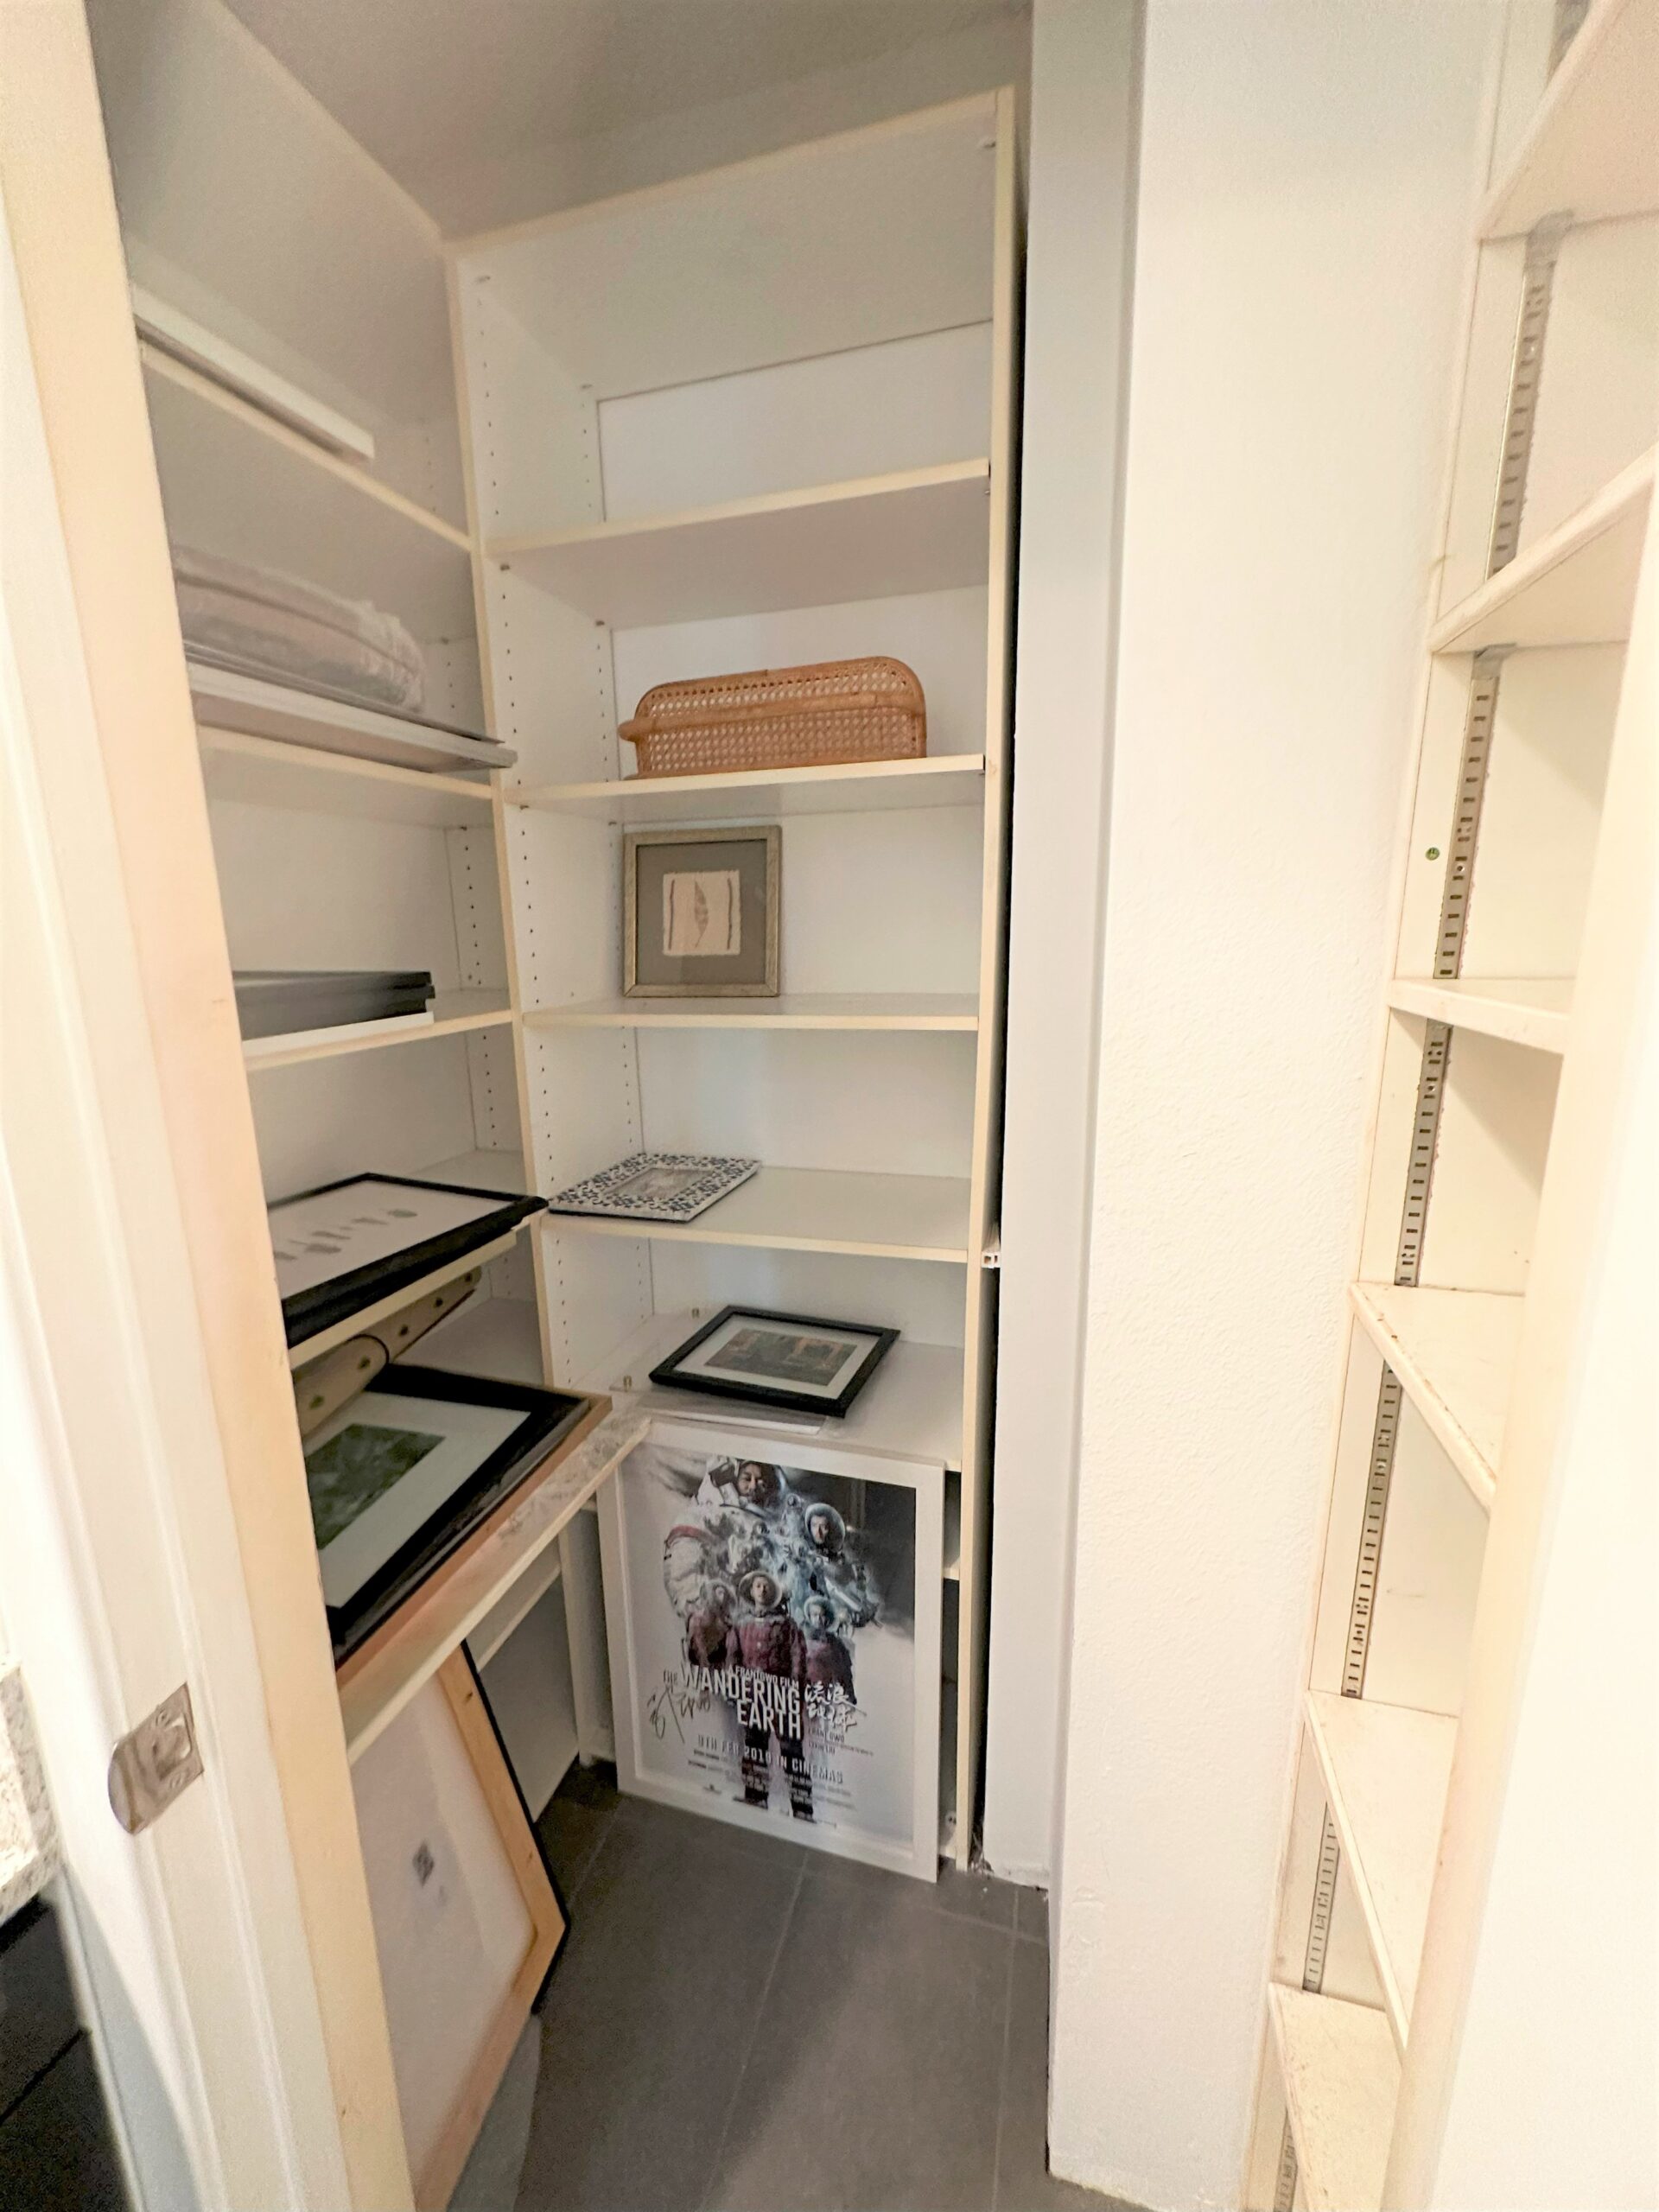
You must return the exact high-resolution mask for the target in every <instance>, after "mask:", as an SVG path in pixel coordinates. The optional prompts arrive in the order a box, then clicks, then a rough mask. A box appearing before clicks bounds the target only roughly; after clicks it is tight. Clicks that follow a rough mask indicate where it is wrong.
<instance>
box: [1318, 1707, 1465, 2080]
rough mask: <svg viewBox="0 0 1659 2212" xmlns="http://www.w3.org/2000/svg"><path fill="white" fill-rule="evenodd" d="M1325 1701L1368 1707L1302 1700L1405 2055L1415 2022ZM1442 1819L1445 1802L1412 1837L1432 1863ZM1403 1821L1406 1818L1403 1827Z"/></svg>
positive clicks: (1445, 1722) (1435, 1716)
mask: <svg viewBox="0 0 1659 2212" xmlns="http://www.w3.org/2000/svg"><path fill="white" fill-rule="evenodd" d="M1326 1701H1328V1702H1329V1703H1332V1704H1334V1705H1338V1706H1341V1707H1354V1708H1355V1709H1356V1710H1357V1711H1362V1712H1363V1711H1366V1710H1367V1709H1368V1708H1367V1707H1366V1703H1365V1700H1363V1698H1338V1697H1334V1696H1329V1695H1328V1694H1325V1693H1321V1692H1319V1691H1318V1690H1312V1689H1310V1690H1308V1691H1306V1693H1305V1694H1304V1696H1303V1701H1302V1713H1303V1719H1304V1721H1305V1723H1306V1732H1307V1736H1308V1739H1309V1740H1310V1742H1311V1743H1312V1744H1313V1755H1314V1758H1315V1760H1316V1761H1317V1763H1318V1765H1319V1779H1320V1782H1321V1784H1322V1786H1323V1788H1324V1791H1325V1802H1326V1804H1327V1805H1328V1806H1329V1808H1330V1810H1331V1818H1332V1821H1333V1822H1334V1823H1335V1826H1336V1830H1337V1836H1338V1842H1339V1843H1340V1845H1341V1847H1342V1855H1343V1859H1344V1861H1345V1863H1346V1867H1347V1873H1348V1879H1349V1884H1350V1886H1351V1889H1352V1891H1353V1893H1354V1897H1355V1901H1356V1903H1357V1904H1358V1906H1359V1910H1360V1917H1361V1919H1362V1920H1363V1923H1364V1925H1365V1941H1366V1944H1367V1947H1368V1948H1369V1949H1370V1954H1371V1961H1372V1963H1373V1965H1374V1966H1375V1967H1376V1976H1377V1980H1378V1982H1379V1984H1380V1985H1381V1987H1382V1991H1383V2009H1384V2011H1385V2012H1386V2013H1387V2015H1388V2021H1389V2028H1390V2030H1391V2031H1392V2033H1393V2036H1394V2042H1395V2049H1396V2050H1398V2051H1400V2052H1401V2053H1402V2055H1403V2053H1404V2051H1405V2048H1406V2037H1407V2033H1408V2030H1409V2028H1410V2024H1411V2006H1410V2004H1409V2002H1408V1999H1407V1996H1406V1992H1405V1988H1404V1986H1403V1985H1402V1980H1401V1967H1402V1961H1400V1960H1399V1959H1397V1958H1396V1957H1395V1953H1394V1951H1393V1949H1392V1948H1391V1946H1390V1943H1389V1931H1388V1929H1386V1928H1385V1927H1384V1926H1383V1915H1382V1912H1381V1910H1380V1909H1379V1906H1378V1902H1377V1897H1376V1891H1375V1890H1374V1887H1373V1885H1372V1880H1371V1877H1370V1873H1369V1872H1367V1868H1366V1863H1365V1861H1366V1853H1364V1852H1363V1851H1362V1849H1361V1847H1360V1842H1359V1837H1358V1834H1357V1830H1356V1827H1355V1824H1354V1816H1353V1810H1352V1808H1351V1804H1350V1802H1349V1796H1348V1792H1347V1787H1346V1783H1345V1782H1344V1776H1343V1771H1342V1762H1341V1759H1340V1758H1339V1757H1338V1753H1337V1751H1336V1748H1335V1746H1334V1745H1332V1742H1331V1739H1330V1738H1329V1736H1328V1735H1327V1733H1326V1731H1325V1716H1324V1713H1323V1711H1322V1709H1321V1707H1322V1703H1323V1702H1326ZM1369 1710H1370V1711H1372V1712H1376V1713H1387V1714H1388V1715H1389V1719H1390V1721H1391V1722H1392V1721H1394V1720H1395V1719H1397V1718H1398V1717H1399V1716H1401V1715H1402V1714H1407V1713H1409V1718H1410V1719H1412V1720H1413V1721H1414V1722H1416V1723H1421V1726H1422V1727H1423V1728H1424V1730H1425V1732H1427V1730H1429V1729H1431V1728H1434V1729H1442V1730H1452V1731H1455V1726H1456V1724H1455V1722H1452V1721H1451V1720H1449V1719H1446V1716H1445V1715H1444V1714H1440V1713H1420V1712H1416V1711H1414V1710H1412V1709H1410V1708H1408V1707H1401V1706H1373V1707H1370V1708H1369ZM1444 1819H1445V1812H1444V1805H1443V1804H1442V1805H1441V1806H1440V1808H1437V1811H1436V1817H1435V1820H1434V1821H1433V1827H1427V1824H1426V1832H1425V1834H1423V1835H1422V1836H1421V1838H1414V1851H1415V1853H1418V1854H1420V1855H1421V1859H1422V1860H1423V1863H1424V1864H1426V1865H1427V1866H1429V1867H1430V1868H1431V1869H1432V1867H1433V1864H1434V1862H1435V1859H1436V1857H1437V1854H1438V1851H1439V1846H1440V1829H1441V1827H1442V1825H1443V1823H1444ZM1404 1825H1405V1824H1404V1823H1402V1830H1403V1827H1404ZM1419 1942H1420V1944H1421V1930H1420V1931H1419ZM1417 1967H1418V1961H1416V1960H1414V1961H1411V1964H1410V1968H1409V1971H1410V1974H1411V1980H1412V1984H1413V1986H1415V1983H1416V1976H1417Z"/></svg>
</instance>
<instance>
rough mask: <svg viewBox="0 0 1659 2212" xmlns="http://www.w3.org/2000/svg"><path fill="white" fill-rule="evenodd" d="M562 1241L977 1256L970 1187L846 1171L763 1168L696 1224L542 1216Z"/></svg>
mask: <svg viewBox="0 0 1659 2212" xmlns="http://www.w3.org/2000/svg"><path fill="white" fill-rule="evenodd" d="M537 1219H538V1220H541V1221H543V1222H544V1223H545V1224H546V1225H547V1227H548V1228H549V1230H552V1231H554V1232H556V1233H557V1234H559V1235H563V1234H564V1233H565V1232H566V1231H567V1230H568V1231H571V1232H573V1233H575V1234H577V1235H588V1236H633V1237H647V1238H649V1239H651V1240H652V1242H653V1243H683V1244H740V1245H748V1246H751V1247H757V1248H760V1249H768V1250H772V1251H779V1252H849V1253H852V1254H855V1255H857V1256H858V1257H860V1258H863V1259H872V1260H931V1261H941V1262H955V1263H956V1264H957V1266H961V1265H962V1264H963V1262H965V1260H966V1259H967V1257H968V1243H967V1240H968V1185H967V1183H966V1182H965V1181H962V1180H959V1179H957V1178H956V1177H955V1176H949V1175H865V1174H853V1173H849V1172H847V1171H846V1170H844V1169H836V1168H821V1167H763V1168H761V1169H760V1173H758V1174H756V1175H753V1176H751V1177H750V1179H749V1180H748V1181H747V1183H744V1184H741V1185H739V1187H738V1188H737V1189H736V1190H735V1191H734V1192H732V1193H731V1194H730V1196H729V1197H728V1198H721V1200H719V1202H718V1203H717V1204H716V1205H712V1206H710V1207H709V1211H708V1212H707V1213H705V1214H702V1215H700V1216H699V1217H698V1218H697V1219H696V1221H688V1222H675V1223H668V1222H639V1221H612V1220H607V1219H604V1218H602V1217H600V1216H598V1215H595V1214H569V1213H550V1214H545V1215H538V1216H537Z"/></svg>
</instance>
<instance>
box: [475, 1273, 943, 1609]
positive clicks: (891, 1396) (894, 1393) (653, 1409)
mask: <svg viewBox="0 0 1659 2212" xmlns="http://www.w3.org/2000/svg"><path fill="white" fill-rule="evenodd" d="M708 1319H709V1315H708V1314H707V1313H704V1314H702V1316H701V1317H700V1318H699V1317H697V1316H695V1315H693V1314H690V1313H656V1314H653V1315H652V1318H651V1319H649V1320H648V1321H645V1322H643V1323H642V1324H641V1325H640V1326H639V1328H638V1329H637V1330H636V1331H635V1332H634V1333H633V1334H632V1336H631V1337H629V1338H627V1339H626V1342H625V1343H623V1344H619V1345H618V1347H617V1349H616V1350H615V1351H613V1352H612V1353H611V1354H610V1356H609V1357H607V1358H606V1359H604V1360H601V1362H600V1363H598V1364H597V1365H596V1366H595V1367H594V1370H593V1371H592V1372H591V1373H590V1374H589V1375H588V1376H586V1377H585V1378H584V1380H583V1383H582V1388H583V1389H587V1390H604V1391H607V1392H609V1394H610V1395H611V1396H612V1397H613V1399H614V1400H615V1401H616V1402H617V1403H618V1404H619V1405H620V1404H622V1403H623V1402H624V1401H625V1399H626V1403H627V1404H629V1405H630V1406H632V1408H634V1410H635V1411H636V1412H639V1413H645V1414H655V1415H657V1416H658V1418H660V1419H662V1420H664V1421H685V1420H690V1421H699V1420H701V1421H707V1422H710V1423H712V1424H714V1425H715V1426H721V1425H724V1426H725V1427H740V1428H743V1429H746V1430H747V1429H749V1428H751V1427H752V1428H753V1429H754V1431H755V1432H756V1433H757V1435H758V1436H765V1437H766V1438H767V1439H769V1440H770V1443H769V1446H768V1448H770V1449H775V1450H776V1451H777V1452H779V1454H780V1455H782V1454H785V1453H786V1452H787V1451H788V1449H789V1446H790V1442H791V1439H792V1440H796V1441H800V1440H805V1441H806V1442H808V1443H817V1444H831V1445H836V1446H847V1447H848V1448H849V1450H854V1451H860V1452H885V1453H887V1454H890V1455H891V1456H892V1457H893V1458H895V1459H931V1460H936V1461H938V1464H939V1465H942V1466H944V1467H959V1466H960V1465H962V1351H961V1348H960V1347H959V1346H957V1345H953V1344H917V1343H912V1341H911V1339H910V1338H907V1337H901V1338H899V1342H898V1343H897V1344H894V1345H893V1349H892V1350H891V1351H889V1352H888V1354H887V1357H886V1358H885V1359H884V1360H883V1361H882V1363H881V1364H880V1367H878V1368H877V1370H875V1373H874V1375H873V1376H871V1377H870V1379H869V1381H868V1383H866V1384H865V1386H864V1388H863V1389H862V1390H861V1391H860V1393H859V1395H858V1396H857V1397H856V1398H855V1400H854V1401H853V1403H852V1406H851V1408H849V1411H848V1413H847V1414H846V1416H845V1418H844V1419H843V1420H841V1421H831V1420H826V1421H824V1422H823V1426H822V1427H821V1428H819V1429H817V1430H816V1431H811V1430H804V1429H802V1428H799V1427H796V1428H792V1429H791V1427H789V1425H788V1423H789V1419H790V1417H789V1416H788V1415H787V1414H785V1415H783V1416H782V1417H781V1419H769V1418H768V1409H767V1408H766V1407H765V1406H760V1405H745V1404H743V1403H742V1402H741V1400H738V1399H735V1398H721V1397H714V1396H707V1395H702V1394H701V1393H699V1392H696V1391H692V1390H676V1389H673V1388H672V1387H670V1388H669V1389H661V1388H659V1387H658V1385H656V1384H655V1383H652V1381H651V1370H652V1368H653V1367H655V1366H656V1365H658V1363H659V1362H660V1361H661V1360H663V1359H664V1358H665V1357H667V1356H668V1354H669V1353H670V1352H671V1351H673V1350H674V1348H675V1346H676V1345H677V1344H683V1343H684V1342H685V1340H686V1338H688V1337H689V1336H690V1335H691V1334H692V1333H693V1332H694V1331H695V1330H696V1329H698V1328H700V1327H701V1326H702V1323H703V1322H705V1321H707V1320H708ZM457 1325H459V1324H457ZM960 1518H961V1516H960V1512H959V1511H958V1514H957V1529H956V1532H955V1535H954V1539H953V1535H952V1530H951V1529H950V1526H949V1525H948V1524H949V1515H948V1513H947V1528H946V1531H945V1548H946V1554H947V1559H949V1558H950V1555H951V1554H952V1550H953V1544H954V1549H956V1550H959V1549H960V1548H961V1535H960ZM946 1572H947V1573H950V1567H949V1566H948V1565H947V1568H946Z"/></svg>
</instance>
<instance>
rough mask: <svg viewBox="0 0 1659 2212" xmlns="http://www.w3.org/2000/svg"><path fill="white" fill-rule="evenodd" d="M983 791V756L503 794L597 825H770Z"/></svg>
mask: <svg viewBox="0 0 1659 2212" xmlns="http://www.w3.org/2000/svg"><path fill="white" fill-rule="evenodd" d="M984 788H985V756H984V754H983V753H930V754H926V755H925V756H924V757H923V758H922V759H920V760H853V761H846V762H840V763H837V764H836V766H831V767H827V768H746V769H739V770H735V771H733V772H730V773H728V774H725V775H715V776H620V777H618V778H616V779H614V780H613V782H610V783H604V784H541V785H534V784H525V785H519V786H518V788H517V789H513V788H512V787H507V788H505V789H504V790H503V791H502V797H503V798H505V800H506V801H507V802H508V804H510V805H514V806H536V807H545V808H548V809H550V810H553V811H555V812H556V813H560V814H585V815H589V816H592V817H594V819H595V820H597V821H601V822H626V823H635V822H747V821H751V820H761V821H770V820H772V818H773V817H776V816H779V815H784V814H861V813H865V812H872V811H874V810H876V809H878V808H879V809H886V808H888V807H895V806H973V805H976V804H977V803H978V801H979V798H980V796H981V794H982V791H984Z"/></svg>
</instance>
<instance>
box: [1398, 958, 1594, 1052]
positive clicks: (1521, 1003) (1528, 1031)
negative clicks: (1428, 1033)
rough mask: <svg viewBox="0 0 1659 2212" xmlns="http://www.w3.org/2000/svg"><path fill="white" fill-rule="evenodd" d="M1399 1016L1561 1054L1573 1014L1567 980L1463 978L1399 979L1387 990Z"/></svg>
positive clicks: (1497, 977)
mask: <svg viewBox="0 0 1659 2212" xmlns="http://www.w3.org/2000/svg"><path fill="white" fill-rule="evenodd" d="M1389 1005H1390V1006H1391V1007H1393V1008H1394V1010H1395V1013H1396V1014H1416V1015H1418V1016H1419V1017H1421V1019H1422V1020H1427V1021H1445V1022H1449V1023H1450V1024H1451V1025H1452V1027H1453V1028H1456V1029H1474V1030H1478V1031H1479V1033H1481V1035H1482V1036H1484V1037H1499V1038H1502V1039H1503V1040H1504V1041H1505V1042H1506V1043H1507V1044H1510V1045H1525V1046H1529V1047H1530V1048H1531V1049H1532V1050H1533V1051H1534V1052H1555V1053H1561V1052H1565V1051H1566V1050H1567V1027H1568V1022H1569V1019H1570V1017H1571V1014H1572V1011H1573V984H1572V981H1571V978H1570V977H1567V976H1560V977H1556V976H1543V977H1530V976H1455V977H1452V978H1448V979H1445V980H1442V979H1440V978H1433V979H1431V978H1428V977H1424V976H1395V980H1394V981H1393V982H1391V983H1390V984H1389Z"/></svg>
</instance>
